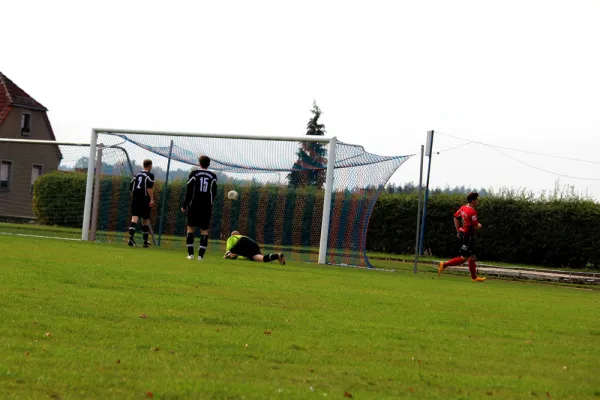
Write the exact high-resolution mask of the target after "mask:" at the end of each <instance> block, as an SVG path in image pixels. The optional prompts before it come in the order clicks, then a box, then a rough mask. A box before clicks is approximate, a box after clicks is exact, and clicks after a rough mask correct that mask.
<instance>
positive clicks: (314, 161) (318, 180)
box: [287, 101, 327, 189]
mask: <svg viewBox="0 0 600 400" xmlns="http://www.w3.org/2000/svg"><path fill="white" fill-rule="evenodd" d="M310 112H311V113H312V114H313V116H312V117H311V118H310V120H309V121H308V124H307V125H306V134H307V135H309V136H324V135H325V132H326V131H325V125H324V124H321V123H319V118H320V117H321V114H322V113H323V112H322V111H321V109H320V108H319V106H317V102H316V101H313V108H312V110H310ZM296 154H297V155H298V161H296V162H295V163H294V166H293V167H292V172H290V173H289V174H288V175H287V179H288V186H290V187H301V186H314V187H316V188H319V189H320V188H322V187H323V185H324V184H325V177H326V168H327V158H326V155H327V150H326V149H325V147H324V146H323V144H322V143H318V142H300V148H299V149H298V152H297V153H296Z"/></svg>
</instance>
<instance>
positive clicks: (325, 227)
mask: <svg viewBox="0 0 600 400" xmlns="http://www.w3.org/2000/svg"><path fill="white" fill-rule="evenodd" d="M100 133H106V134H143V135H156V136H187V137H206V138H222V139H255V140H272V141H286V142H290V141H291V142H318V143H327V144H329V146H328V157H327V173H326V177H325V196H324V199H323V217H322V219H321V238H320V241H319V260H318V262H319V264H325V263H326V259H327V243H328V239H329V218H330V215H331V197H332V191H333V179H334V176H333V172H334V168H335V153H336V147H337V137H335V136H333V137H324V136H259V135H238V134H217V133H191V132H189V133H188V132H167V131H165V132H161V131H140V130H129V129H102V128H93V129H92V134H91V138H90V154H89V161H88V171H87V180H86V187H85V203H84V204H85V205H84V207H85V208H84V212H83V226H82V228H81V240H88V239H89V233H90V220H91V211H92V197H93V194H92V193H93V187H94V167H95V165H96V149H97V141H98V134H100Z"/></svg>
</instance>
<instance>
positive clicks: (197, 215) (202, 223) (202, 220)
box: [187, 207, 212, 230]
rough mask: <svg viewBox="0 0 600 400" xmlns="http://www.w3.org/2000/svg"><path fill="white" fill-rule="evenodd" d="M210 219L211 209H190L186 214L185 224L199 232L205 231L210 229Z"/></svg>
mask: <svg viewBox="0 0 600 400" xmlns="http://www.w3.org/2000/svg"><path fill="white" fill-rule="evenodd" d="M211 218H212V207H209V208H194V207H190V209H189V210H188V214H187V224H188V226H192V227H194V228H200V230H206V229H208V228H209V227H210V220H211Z"/></svg>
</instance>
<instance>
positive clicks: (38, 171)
mask: <svg viewBox="0 0 600 400" xmlns="http://www.w3.org/2000/svg"><path fill="white" fill-rule="evenodd" d="M43 171H44V168H43V166H42V165H34V166H33V167H32V168H31V194H33V184H34V183H35V181H36V180H37V178H38V177H39V176H40V175H42V174H43Z"/></svg>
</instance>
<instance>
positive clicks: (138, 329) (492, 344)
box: [0, 235, 600, 399]
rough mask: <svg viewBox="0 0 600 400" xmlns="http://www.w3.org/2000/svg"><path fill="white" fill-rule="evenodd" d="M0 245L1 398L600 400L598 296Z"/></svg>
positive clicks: (213, 259)
mask: <svg viewBox="0 0 600 400" xmlns="http://www.w3.org/2000/svg"><path fill="white" fill-rule="evenodd" d="M0 254H1V259H0V282H1V283H0V321H2V323H1V324H0V352H1V354H2V357H0V398H1V399H30V398H34V399H37V398H41V399H48V398H52V399H80V398H128V399H144V398H149V397H153V398H157V399H187V398H194V399H196V398H206V399H242V398H243V399H268V398H274V399H323V398H326V399H330V398H333V399H337V398H349V396H352V398H355V399H397V398H416V399H491V398H502V399H547V398H553V399H600V373H599V366H600V317H599V315H600V311H599V310H600V292H598V291H592V290H582V289H575V288H565V287H559V286H553V285H541V284H532V283H521V282H513V281H501V280H488V281H486V282H485V283H483V284H475V283H472V282H471V281H470V280H469V279H468V278H467V277H465V276H452V275H445V276H443V277H441V278H438V277H437V275H435V274H427V273H419V274H417V275H416V276H414V275H412V274H410V273H408V272H402V271H400V272H397V273H390V272H373V271H365V270H358V269H352V268H343V267H323V266H318V265H314V264H304V263H297V262H289V263H288V265H286V266H280V265H279V264H277V263H270V264H262V263H253V262H249V261H231V260H228V261H225V260H222V259H221V258H220V254H217V253H210V254H208V257H207V259H206V260H205V261H203V262H198V261H188V260H186V259H185V254H184V253H183V252H182V251H170V250H161V249H154V248H150V249H142V248H129V247H127V246H123V245H108V244H93V243H84V242H73V241H62V240H54V239H38V238H24V237H14V236H7V235H2V236H0ZM380 263H381V262H380Z"/></svg>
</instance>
